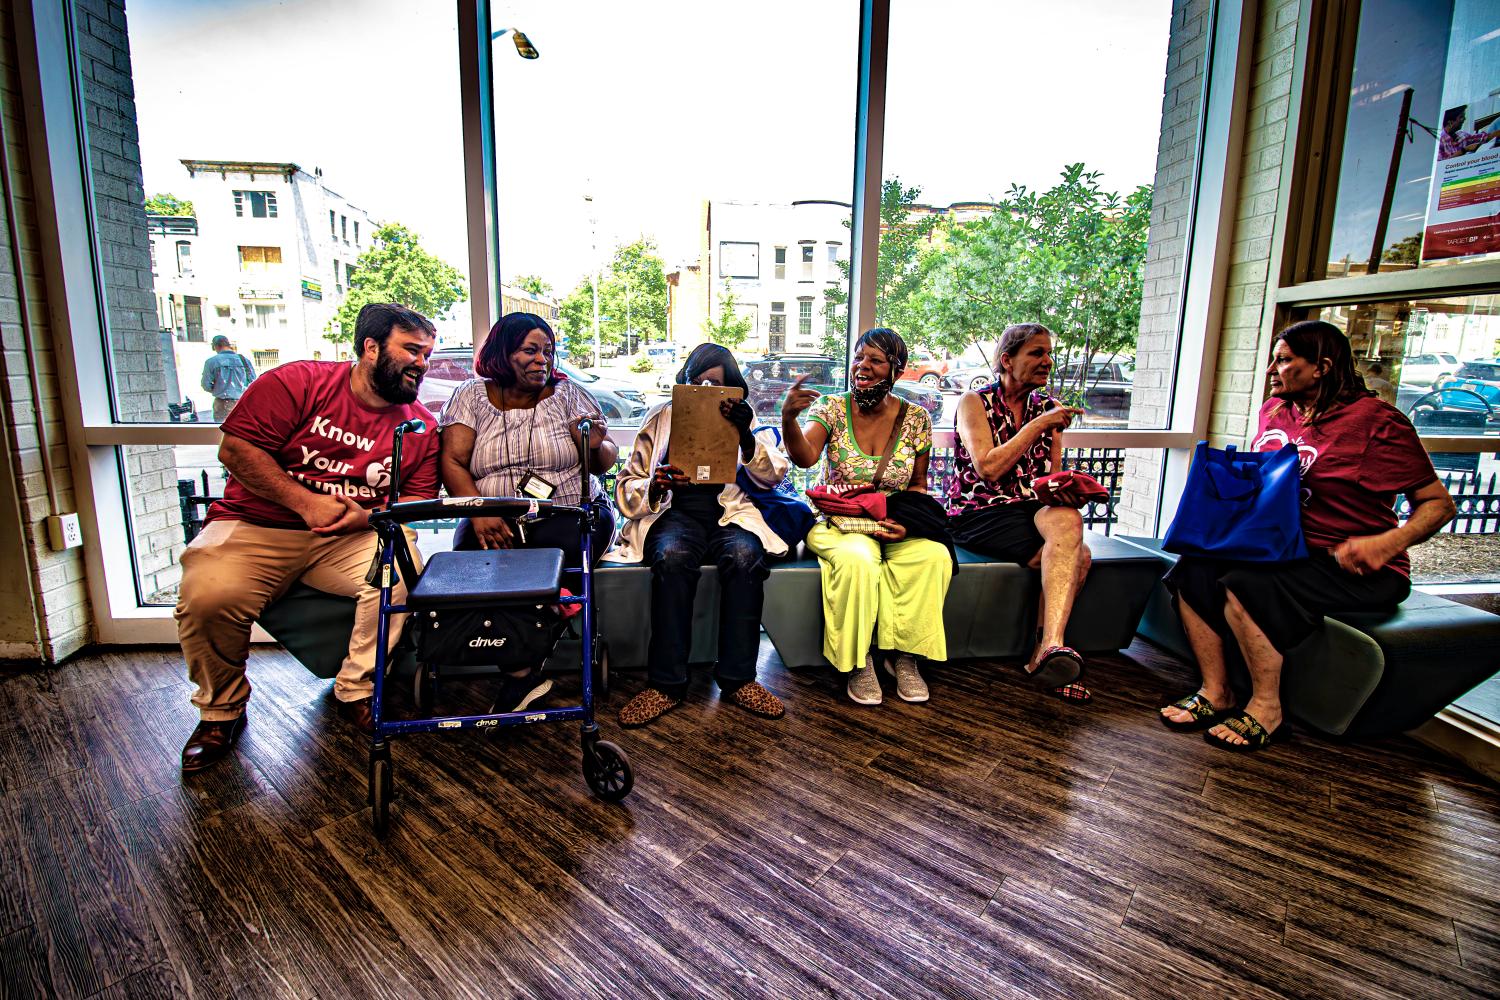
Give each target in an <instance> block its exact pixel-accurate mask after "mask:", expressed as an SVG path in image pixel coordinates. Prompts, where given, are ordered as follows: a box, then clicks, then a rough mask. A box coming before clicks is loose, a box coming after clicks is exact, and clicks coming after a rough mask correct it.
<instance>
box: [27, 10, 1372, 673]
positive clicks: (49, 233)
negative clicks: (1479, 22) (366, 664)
mask: <svg viewBox="0 0 1500 1000" xmlns="http://www.w3.org/2000/svg"><path fill="white" fill-rule="evenodd" d="M19 6H20V14H19V16H18V18H17V32H18V35H19V36H20V37H21V44H20V45H19V47H20V48H21V49H23V50H25V51H24V53H23V55H22V58H21V63H22V77H23V91H25V92H26V93H27V95H28V96H30V97H31V98H34V99H35V100H36V101H37V103H38V104H40V105H41V106H43V107H44V108H45V109H46V116H45V117H46V121H45V127H44V129H43V130H42V133H44V134H39V135H37V136H35V137H34V138H33V140H32V141H33V144H34V145H40V146H42V147H43V148H42V149H41V150H39V151H38V152H37V154H36V155H37V158H38V162H39V163H45V165H46V168H47V169H46V170H45V171H41V170H38V171H37V172H36V174H37V175H36V177H35V182H36V184H37V187H38V189H39V190H38V193H39V195H40V196H42V198H43V201H42V204H45V205H46V206H47V209H48V210H47V211H44V212H42V213H40V214H42V215H43V216H45V218H44V220H43V222H44V229H45V230H46V231H45V232H44V243H46V245H47V250H48V262H49V270H48V277H49V287H50V288H51V289H53V291H54V295H55V297H56V299H57V301H58V305H59V306H60V311H62V312H63V313H64V314H65V315H64V317H63V319H64V320H65V321H63V322H59V323H58V324H57V328H58V330H59V333H60V336H59V341H60V344H59V357H60V362H61V363H60V365H59V369H60V371H59V377H60V378H61V379H62V380H63V396H64V402H65V406H64V410H65V418H66V426H67V429H68V435H69V441H70V444H71V446H72V448H73V451H74V458H75V462H74V475H75V477H77V479H76V482H77V489H76V494H77V496H78V498H79V507H80V511H79V512H80V514H81V515H82V520H83V522H84V525H85V528H84V534H85V542H86V550H87V551H86V561H87V564H88V569H89V572H88V577H89V593H90V598H91V600H92V603H93V614H94V619H95V623H96V628H97V634H98V637H99V641H101V642H106V643H112V642H172V641H175V626H174V625H173V622H172V619H171V610H170V609H167V608H159V607H142V606H141V605H140V603H139V600H138V595H137V593H136V589H137V587H136V582H135V571H134V561H133V556H132V552H131V546H132V543H131V537H130V534H129V524H128V518H127V516H126V513H125V511H126V510H127V509H128V504H127V503H124V502H123V501H124V499H125V498H126V497H127V494H126V491H125V483H124V482H123V481H122V476H121V472H120V469H121V462H120V459H119V453H118V449H120V448H122V447H124V446H127V445H185V444H197V445H206V444H216V443H217V441H218V439H219V432H218V430H217V428H215V427H213V426H211V425H194V424H170V423H159V424H147V423H141V424H130V423H122V422H119V421H117V420H116V419H115V414H114V405H115V404H114V393H113V389H112V386H113V378H112V362H111V358H110V352H109V349H108V346H107V345H108V344H109V342H110V341H109V336H108V329H109V317H108V313H107V310H106V309H105V308H104V301H105V300H104V286H103V284H102V271H101V269H100V267H99V250H98V246H99V244H98V234H97V232H96V225H97V223H96V221H95V219H96V216H95V213H94V205H93V193H92V172H91V169H90V162H89V151H88V149H87V148H86V144H85V143H84V142H83V141H81V140H82V139H83V137H85V136H86V126H85V124H84V122H83V115H82V107H83V105H82V92H81V81H80V80H79V78H78V76H77V74H78V72H79V67H80V66H81V62H80V61H79V60H78V59H77V58H76V45H77V36H76V25H75V23H74V22H75V20H76V18H77V16H78V15H77V14H76V12H75V10H74V8H73V6H72V4H71V3H67V2H65V3H63V4H54V3H51V2H49V0H22V2H21V4H20V5H19ZM489 7H490V4H489V3H488V0H456V12H457V22H458V40H459V60H458V69H459V84H460V88H459V89H460V101H461V103H462V146H463V159H464V181H465V191H466V199H465V202H466V222H467V233H468V264H469V268H468V273H469V274H470V275H471V276H472V280H471V287H470V305H471V315H472V322H473V337H474V342H475V343H478V342H479V340H480V339H481V338H482V337H483V336H484V334H485V333H486V332H487V331H488V329H489V327H490V325H491V324H492V323H493V322H494V320H495V319H497V318H498V317H497V315H496V312H497V309H498V307H499V304H500V296H499V295H498V286H499V283H500V257H499V221H498V214H497V213H498V199H497V198H496V190H497V174H496V150H495V138H494V127H493V126H494V123H495V108H494V105H493V93H494V91H493V72H492V66H491V56H492V53H491V47H490V39H489V31H488V26H489V14H490V10H489ZM1208 16H1209V22H1210V28H1209V37H1208V40H1207V42H1208V45H1209V46H1210V51H1211V53H1212V55H1211V57H1210V61H1211V65H1212V67H1213V68H1212V72H1210V73H1205V74H1204V83H1203V94H1202V95H1201V97H1200V100H1201V101H1202V102H1203V105H1202V113H1201V115H1200V126H1199V135H1198V149H1199V155H1198V158H1197V163H1196V164H1195V170H1194V174H1193V179H1192V184H1193V188H1194V191H1195V195H1194V202H1193V207H1192V210H1191V214H1190V218H1191V219H1192V220H1193V225H1192V227H1191V231H1190V234H1189V247H1188V249H1187V251H1186V253H1187V258H1186V260H1185V265H1184V277H1183V294H1182V296H1181V299H1180V302H1181V304H1180V307H1179V314H1178V322H1179V326H1178V329H1179V336H1178V354H1177V370H1176V372H1175V373H1174V378H1173V387H1174V388H1173V397H1174V405H1173V407H1172V419H1171V423H1170V426H1169V427H1168V428H1167V429H1163V430H1080V431H1070V432H1069V434H1068V435H1067V444H1068V446H1069V447H1080V448H1087V447H1118V448H1147V449H1169V452H1168V454H1169V458H1170V456H1174V455H1175V456H1177V458H1178V459H1179V461H1178V462H1176V463H1173V462H1172V461H1170V460H1169V462H1168V463H1167V466H1168V468H1167V471H1166V473H1165V474H1164V478H1163V482H1162V484H1161V487H1162V488H1161V489H1160V490H1159V504H1160V505H1162V506H1163V507H1164V508H1165V509H1171V505H1173V504H1175V501H1176V495H1177V493H1178V491H1180V488H1181V482H1180V480H1181V478H1182V476H1183V475H1184V474H1185V472H1186V458H1187V455H1188V454H1189V453H1190V450H1191V448H1192V446H1193V444H1194V443H1195V442H1196V441H1197V440H1198V439H1199V438H1200V437H1202V436H1204V434H1205V432H1206V429H1207V424H1208V415H1209V402H1210V388H1211V383H1212V378H1211V375H1212V368H1213V363H1214V361H1215V359H1216V357H1217V346H1218V319H1217V317H1218V315H1220V314H1222V295H1223V285H1224V278H1225V272H1226V271H1227V267H1228V254H1227V253H1226V254H1223V255H1220V257H1218V258H1216V257H1215V255H1214V252H1213V251H1214V248H1215V246H1216V244H1218V243H1219V242H1220V239H1219V238H1220V237H1222V236H1223V235H1224V234H1225V233H1226V232H1227V231H1228V227H1229V226H1231V225H1232V223H1233V218H1232V216H1233V210H1234V202H1235V193H1236V185H1237V181H1238V155H1239V150H1240V142H1239V136H1240V135H1242V134H1243V131H1244V130H1243V127H1242V126H1243V121H1244V117H1245V115H1246V114H1247V112H1248V108H1247V107H1246V103H1247V99H1248V88H1249V77H1250V71H1251V67H1250V63H1249V56H1250V52H1251V46H1252V43H1253V40H1254V33H1255V21H1254V17H1253V14H1252V16H1250V17H1247V16H1246V15H1245V12H1244V11H1243V10H1242V8H1241V5H1238V4H1231V3H1221V2H1218V0H1214V2H1213V3H1212V4H1211V9H1210V12H1209V15H1208ZM889 29H890V0H859V25H858V35H859V37H858V45H859V49H858V51H859V58H858V63H857V70H856V73H857V80H856V94H857V96H856V114H855V123H854V125H855V150H854V171H853V196H852V202H853V206H854V209H853V216H852V232H851V238H850V240H849V243H848V246H849V260H850V265H851V267H850V270H851V289H850V303H849V309H850V314H849V319H850V323H849V325H848V330H849V336H850V340H851V343H852V340H853V338H854V336H855V335H856V333H857V331H859V330H861V329H865V328H867V327H868V326H872V325H874V318H875V292H874V279H875V267H876V259H875V257H876V247H877V245H878V234H879V221H878V212H879V203H880V178H881V176H882V160H883V139H884V117H885V105H886V101H885V89H886V52H887V49H888V43H889ZM80 166H81V167H82V168H83V169H81V170H80ZM272 194H273V195H274V192H272ZM267 216H268V217H270V210H269V206H268V212H267ZM1198 233H1201V234H1202V236H1203V238H1200V239H1193V238H1192V237H1193V235H1194V234H1198ZM798 245H799V246H800V245H801V241H799V244H798ZM799 256H800V255H799ZM816 256H817V255H816V254H814V261H813V263H814V266H816ZM797 263H802V262H801V261H800V259H799V260H798V261H797ZM799 277H800V273H799ZM1393 277H1394V276H1393ZM53 279H55V280H53ZM787 326H789V327H790V326H791V324H790V322H788V323H787ZM799 328H800V317H799ZM1184 329H1191V330H1194V331H1195V335H1194V336H1193V337H1184V336H1182V335H1181V331H1182V330H1184ZM1200 330H1201V331H1202V336H1198V335H1197V334H1196V331H1200ZM101 331H102V332H103V334H104V338H103V340H102V342H101ZM786 336H787V337H788V338H790V337H791V336H792V334H791V332H790V331H788V332H787V334H786ZM797 336H799V337H802V336H805V335H803V334H801V333H800V332H799V333H798V334H797ZM626 443H628V442H626ZM1174 469H1175V471H1174Z"/></svg>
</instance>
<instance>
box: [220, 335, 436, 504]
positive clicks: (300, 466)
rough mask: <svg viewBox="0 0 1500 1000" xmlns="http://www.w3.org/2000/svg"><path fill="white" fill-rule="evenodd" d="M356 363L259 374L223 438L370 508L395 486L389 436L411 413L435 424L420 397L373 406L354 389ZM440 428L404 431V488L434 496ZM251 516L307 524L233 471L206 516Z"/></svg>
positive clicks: (294, 366)
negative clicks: (251, 448) (249, 447)
mask: <svg viewBox="0 0 1500 1000" xmlns="http://www.w3.org/2000/svg"><path fill="white" fill-rule="evenodd" d="M351 372H352V368H351V366H350V365H349V364H347V363H343V362H331V361H330V362H323V361H294V362H291V363H289V364H285V365H282V366H281V367H279V368H274V369H272V370H271V371H268V372H266V373H265V375H263V376H261V377H260V378H258V379H256V380H255V381H254V382H252V383H251V384H250V387H249V388H248V389H246V390H245V394H244V396H242V397H241V399H240V402H239V404H238V405H237V406H235V408H234V410H233V411H232V412H231V413H230V414H229V416H228V417H227V418H226V419H225V421H224V423H223V425H222V430H223V431H224V434H225V436H226V437H236V438H240V439H241V440H243V441H245V442H247V443H249V444H252V445H255V446H256V447H258V448H260V449H262V450H264V451H266V452H268V453H269V454H270V455H271V456H272V457H273V458H275V459H276V460H277V464H278V465H280V466H281V467H282V469H284V470H285V471H286V474H287V475H289V476H291V477H292V478H293V479H295V480H296V481H297V482H299V483H301V484H303V485H304V486H306V487H307V488H309V489H313V490H317V491H318V492H320V493H326V494H330V495H333V496H345V497H349V498H350V499H352V500H354V501H355V502H356V503H358V504H359V505H360V506H361V507H364V508H366V509H372V508H374V507H377V506H379V505H380V504H381V503H382V502H384V500H385V498H386V495H387V493H388V492H389V490H390V485H391V437H392V434H393V432H394V431H395V429H396V427H397V425H399V424H401V423H402V422H403V421H406V420H411V419H413V418H415V419H419V420H422V421H424V422H425V423H426V424H427V425H428V426H430V427H431V426H436V421H435V420H434V418H433V416H432V414H431V412H429V411H428V409H427V408H426V407H425V406H422V405H421V404H420V403H404V404H393V405H391V406H387V407H383V408H378V409H377V408H373V407H370V406H366V405H365V404H364V403H362V402H360V400H359V398H358V397H356V396H355V395H354V391H353V389H352V388H350V377H351ZM437 446H438V435H437V434H435V433H423V434H411V433H409V434H407V435H406V436H405V438H404V439H403V441H402V449H401V451H402V454H401V492H402V494H403V495H404V496H407V497H418V498H421V499H433V498H435V497H436V496H437V492H438V472H437ZM216 518H224V519H229V520H242V521H249V522H251V523H254V524H260V525H263V526H265V527H276V528H305V527H306V524H305V523H304V522H303V521H302V519H301V517H299V516H298V515H297V514H296V513H294V512H293V511H291V510H289V509H287V508H285V507H283V506H281V505H280V504H278V503H275V502H274V501H271V500H268V499H266V498H265V497H262V496H259V495H257V494H255V493H253V492H251V491H250V490H249V489H247V488H246V487H244V486H242V485H241V484H240V483H239V482H238V481H237V480H236V479H234V478H232V477H231V478H230V480H229V482H228V484H227V485H226V486H225V489H224V499H223V500H220V501H218V502H217V503H215V504H214V505H213V507H211V508H210V510H209V514H208V519H209V520H214V519H216Z"/></svg>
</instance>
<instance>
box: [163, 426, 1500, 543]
mask: <svg viewBox="0 0 1500 1000" xmlns="http://www.w3.org/2000/svg"><path fill="white" fill-rule="evenodd" d="M621 465H623V463H616V465H615V466H614V468H612V469H610V470H609V471H608V472H606V473H604V475H603V476H602V477H601V478H602V479H603V480H604V488H605V490H606V491H607V493H608V495H610V496H614V490H615V474H616V473H617V472H619V470H620V467H621ZM1063 467H1064V468H1065V469H1076V470H1077V471H1079V472H1083V473H1086V474H1088V475H1090V476H1092V477H1094V478H1095V479H1097V480H1098V481H1099V482H1100V483H1101V484H1102V485H1103V486H1104V487H1105V489H1107V490H1109V493H1110V499H1109V500H1107V501H1103V500H1101V501H1098V502H1096V503H1091V504H1089V505H1088V506H1087V507H1085V508H1084V509H1083V511H1082V513H1083V522H1084V524H1085V525H1086V526H1088V527H1102V528H1103V531H1104V533H1105V534H1106V535H1107V534H1109V532H1110V529H1111V527H1112V526H1113V525H1114V524H1115V520H1116V518H1115V504H1116V503H1118V502H1119V499H1120V489H1121V486H1122V483H1123V480H1124V478H1125V450H1124V449H1123V448H1068V449H1065V450H1064V451H1063ZM819 473H820V469H819V468H818V467H817V466H814V467H813V468H811V469H796V468H794V469H793V470H792V475H791V479H792V484H793V485H794V486H796V488H797V489H798V490H806V489H807V488H809V487H810V486H812V485H814V484H815V483H816V482H817V480H818V475H819ZM953 475H954V458H953V449H952V448H951V447H947V446H944V445H943V444H942V443H938V444H934V446H933V449H932V459H931V462H930V463H929V465H928V482H929V484H930V488H931V490H932V492H933V494H934V495H935V496H938V497H943V496H946V495H947V492H948V484H949V482H950V481H951V480H952V478H953ZM1442 482H1443V485H1444V486H1446V487H1447V488H1448V492H1449V493H1451V494H1452V495H1453V500H1454V502H1455V503H1456V504H1457V505H1458V514H1457V516H1455V517H1454V518H1453V520H1452V521H1451V522H1449V524H1448V525H1447V526H1446V527H1445V528H1444V529H1443V530H1444V531H1446V532H1449V533H1453V534H1493V533H1495V532H1497V531H1500V475H1497V474H1493V473H1492V474H1491V475H1490V476H1489V477H1487V478H1486V477H1483V476H1479V475H1477V474H1474V473H1471V472H1453V471H1450V472H1446V473H1444V474H1443V476H1442ZM177 494H178V500H179V505H180V507H181V510H182V534H183V539H184V541H187V542H191V541H192V540H193V539H194V538H195V537H197V534H198V532H199V531H202V530H203V517H204V514H205V513H206V512H207V510H208V505H209V504H211V503H213V501H214V500H216V499H217V497H215V496H214V495H213V494H212V493H211V491H210V489H209V476H208V472H207V471H204V472H203V473H202V474H201V476H200V478H199V479H196V480H195V479H179V480H177ZM1410 515H1411V503H1410V502H1409V501H1408V500H1407V499H1406V497H1404V496H1403V497H1398V498H1397V500H1396V516H1397V517H1398V518H1399V519H1400V520H1402V521H1405V520H1406V519H1407V518H1408V517H1409V516H1410Z"/></svg>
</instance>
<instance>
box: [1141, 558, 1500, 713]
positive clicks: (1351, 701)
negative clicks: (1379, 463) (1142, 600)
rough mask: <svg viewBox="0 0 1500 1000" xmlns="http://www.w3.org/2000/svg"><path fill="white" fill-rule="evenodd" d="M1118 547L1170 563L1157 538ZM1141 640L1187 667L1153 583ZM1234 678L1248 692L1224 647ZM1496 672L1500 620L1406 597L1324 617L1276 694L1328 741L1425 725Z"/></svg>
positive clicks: (1167, 600) (1183, 644)
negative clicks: (1374, 609) (1372, 609)
mask: <svg viewBox="0 0 1500 1000" xmlns="http://www.w3.org/2000/svg"><path fill="white" fill-rule="evenodd" d="M1121 541H1122V542H1123V543H1124V544H1130V545H1135V546H1136V547H1138V548H1140V549H1141V551H1143V552H1147V553H1150V554H1153V555H1155V556H1158V557H1159V558H1161V559H1163V560H1165V561H1166V563H1167V564H1168V565H1170V564H1172V563H1175V562H1176V561H1177V557H1176V556H1175V555H1173V554H1171V553H1170V552H1164V551H1162V549H1161V547H1160V542H1159V541H1158V540H1157V539H1154V538H1138V537H1133V536H1132V537H1126V538H1123V539H1121ZM1140 634H1141V635H1142V636H1144V637H1146V638H1147V639H1150V640H1151V641H1152V642H1154V643H1156V644H1157V645H1159V646H1163V647H1165V648H1167V649H1168V650H1170V651H1172V652H1174V653H1176V654H1177V655H1179V656H1181V657H1183V658H1184V659H1186V660H1188V661H1189V662H1192V651H1191V649H1190V648H1189V647H1188V642H1187V636H1186V635H1185V634H1184V633H1183V631H1182V625H1181V624H1180V623H1179V622H1178V619H1177V613H1176V611H1175V610H1174V609H1173V607H1172V598H1171V595H1170V594H1169V593H1168V592H1167V589H1166V587H1165V586H1163V585H1161V584H1160V583H1158V584H1157V585H1156V586H1154V587H1152V588H1151V594H1150V599H1149V601H1148V602H1147V605H1146V609H1145V614H1144V615H1143V616H1142V618H1141V625H1140ZM1227 646H1228V652H1229V654H1230V656H1229V660H1230V675H1231V681H1232V682H1233V683H1234V686H1235V688H1236V690H1237V691H1239V693H1240V694H1241V696H1242V697H1243V696H1245V695H1248V693H1249V690H1250V678H1249V674H1248V672H1247V671H1246V669H1245V666H1244V663H1243V661H1242V660H1241V659H1240V657H1239V652H1238V650H1237V649H1235V648H1234V645H1233V644H1232V643H1230V644H1227ZM1497 669H1500V616H1496V615H1492V614H1489V613H1488V612H1485V611H1480V610H1478V609H1476V608H1471V607H1467V606H1465V605H1462V604H1456V603H1454V602H1453V601H1448V600H1444V599H1443V598H1441V597H1434V596H1433V595H1431V594H1423V593H1420V592H1415V591H1414V592H1413V593H1412V595H1411V596H1410V597H1408V598H1407V599H1406V601H1404V602H1403V603H1402V604H1401V606H1400V607H1399V608H1396V609H1395V610H1393V611H1389V612H1381V613H1366V612H1359V613H1350V614H1339V615H1331V616H1329V617H1328V618H1326V619H1324V627H1323V629H1322V630H1321V631H1320V632H1318V633H1315V634H1314V635H1312V636H1310V637H1309V638H1308V639H1307V641H1306V642H1304V643H1302V645H1300V646H1298V647H1297V648H1296V649H1294V650H1292V651H1291V652H1290V653H1288V654H1287V657H1286V664H1285V666H1284V667H1283V668H1282V680H1281V697H1282V701H1283V702H1284V704H1285V705H1286V708H1287V711H1288V712H1290V713H1291V714H1292V715H1294V716H1296V717H1297V718H1298V719H1299V720H1300V721H1302V722H1304V723H1306V724H1308V725H1309V726H1312V727H1313V728H1314V729H1317V730H1320V731H1322V732H1325V733H1328V734H1330V735H1333V736H1346V737H1372V736H1386V735H1390V734H1394V733H1400V732H1405V731H1407V730H1409V729H1414V728H1415V727H1417V726H1419V725H1421V724H1422V723H1424V722H1426V721H1427V720H1428V719H1431V718H1432V717H1433V716H1434V715H1436V714H1437V713H1438V712H1439V711H1441V710H1442V709H1444V708H1446V707H1447V706H1448V705H1450V704H1452V703H1453V702H1454V701H1455V700H1457V699H1458V698H1459V697H1460V696H1462V695H1463V694H1464V693H1465V692H1466V691H1468V690H1470V689H1471V688H1473V687H1475V686H1476V685H1478V684H1480V683H1482V682H1484V681H1485V680H1486V679H1487V678H1489V677H1490V676H1491V675H1493V674H1494V673H1495V672H1496V670H1497Z"/></svg>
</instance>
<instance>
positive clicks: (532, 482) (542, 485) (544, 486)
mask: <svg viewBox="0 0 1500 1000" xmlns="http://www.w3.org/2000/svg"><path fill="white" fill-rule="evenodd" d="M516 492H517V493H519V494H520V495H521V496H523V497H531V498H532V499H533V500H551V499H552V494H554V493H556V492H557V487H556V486H553V485H552V484H551V483H549V482H547V480H545V479H543V478H542V477H541V476H539V475H537V474H536V473H535V472H528V473H526V475H524V476H522V477H521V481H520V482H519V483H517V484H516Z"/></svg>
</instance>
